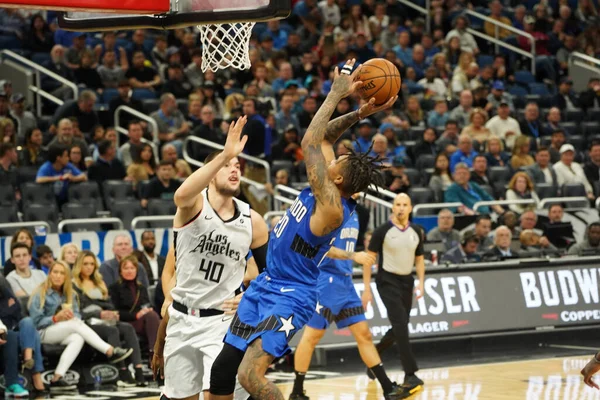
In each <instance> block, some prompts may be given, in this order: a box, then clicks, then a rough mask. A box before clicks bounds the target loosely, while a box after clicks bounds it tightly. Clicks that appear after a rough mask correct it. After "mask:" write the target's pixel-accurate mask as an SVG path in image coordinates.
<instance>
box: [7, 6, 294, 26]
mask: <svg viewBox="0 0 600 400" xmlns="http://www.w3.org/2000/svg"><path fill="white" fill-rule="evenodd" d="M0 1H2V0H0ZM11 1H23V0H11ZM25 1H30V0H25ZM37 1H44V0H37ZM46 1H48V0H46ZM50 1H55V2H63V1H72V0H50ZM79 1H80V0H79ZM87 1H94V0H87ZM95 1H97V0H95ZM161 1H162V2H167V4H164V3H163V4H160V5H156V6H154V8H152V7H148V8H152V9H153V10H156V9H157V8H158V7H162V8H165V7H168V8H167V10H166V11H159V12H150V13H148V11H149V10H147V11H137V12H136V13H135V14H123V13H121V11H118V10H123V3H124V2H133V3H135V2H137V3H142V4H143V5H144V7H146V6H147V3H149V4H152V3H153V2H157V3H160V2H161ZM109 3H114V4H115V5H117V3H119V7H120V8H117V7H115V11H112V12H111V11H105V10H104V11H102V12H90V10H89V9H88V10H85V11H83V10H77V11H66V12H60V13H59V14H58V25H59V27H60V28H62V29H67V30H74V31H112V30H119V29H144V28H146V29H176V28H183V27H187V26H193V25H203V24H222V23H235V22H261V21H268V20H272V19H281V18H285V17H287V16H288V15H289V14H290V12H291V0H170V2H169V0H144V1H139V0H104V2H103V4H104V7H106V8H108V7H107V4H109ZM63 10H64V9H63ZM148 14H150V15H148Z"/></svg>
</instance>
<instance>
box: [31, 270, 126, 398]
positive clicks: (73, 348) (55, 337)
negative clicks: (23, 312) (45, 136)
mask: <svg viewBox="0 0 600 400" xmlns="http://www.w3.org/2000/svg"><path fill="white" fill-rule="evenodd" d="M59 309H60V311H58V310H59ZM29 315H31V318H32V319H33V322H34V323H35V326H36V328H37V329H38V330H39V331H40V336H41V338H42V343H43V344H62V345H64V346H67V347H66V348H65V350H64V351H63V353H62V354H61V356H60V360H59V362H58V366H57V367H56V369H55V370H54V376H53V377H52V380H51V382H50V391H53V390H73V389H76V386H75V385H71V384H70V383H68V382H67V381H66V380H65V379H64V375H65V373H66V372H67V371H68V370H69V367H70V366H71V365H72V364H73V362H74V361H75V359H76V358H77V356H78V355H79V352H80V351H81V349H82V348H83V345H84V343H87V344H88V345H90V346H91V347H93V348H94V349H95V350H97V351H99V352H100V353H102V354H106V356H107V357H108V359H109V361H110V362H111V364H115V363H118V362H120V361H123V360H124V359H126V358H127V357H129V356H130V355H131V353H132V349H122V348H120V347H113V346H111V345H110V344H108V343H106V342H105V341H103V340H102V339H100V337H99V336H98V335H97V334H96V332H94V331H93V330H92V329H91V328H90V327H89V326H87V325H86V324H85V323H84V322H83V321H82V320H81V314H80V312H79V302H78V301H77V294H76V293H75V291H74V290H73V287H72V283H71V270H70V269H69V267H68V266H67V265H65V264H63V263H62V262H60V261H57V262H56V263H54V265H52V268H50V272H49V273H48V278H47V279H45V280H44V281H43V282H42V284H41V285H40V286H39V287H38V288H37V289H36V291H35V293H34V294H33V295H32V296H31V299H30V300H29Z"/></svg>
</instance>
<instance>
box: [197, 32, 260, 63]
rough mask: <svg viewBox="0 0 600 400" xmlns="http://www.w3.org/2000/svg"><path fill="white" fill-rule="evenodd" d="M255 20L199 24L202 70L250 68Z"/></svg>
mask: <svg viewBox="0 0 600 400" xmlns="http://www.w3.org/2000/svg"><path fill="white" fill-rule="evenodd" d="M253 27H254V22H235V23H231V24H207V25H198V29H199V30H200V40H201V43H202V72H206V70H208V69H210V70H212V71H213V72H216V71H217V70H219V69H225V68H229V67H233V68H236V69H248V68H250V57H249V56H248V45H249V44H250V35H251V34H252V28H253Z"/></svg>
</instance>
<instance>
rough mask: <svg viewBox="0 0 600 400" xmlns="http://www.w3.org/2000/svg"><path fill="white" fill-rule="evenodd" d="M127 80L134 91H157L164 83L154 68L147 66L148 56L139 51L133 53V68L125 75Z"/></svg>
mask: <svg viewBox="0 0 600 400" xmlns="http://www.w3.org/2000/svg"><path fill="white" fill-rule="evenodd" d="M125 78H126V79H128V80H129V84H130V85H131V87H132V88H134V89H147V90H152V91H154V90H157V89H158V88H159V87H160V85H161V84H162V81H161V79H160V76H159V75H158V73H157V72H156V70H155V69H154V68H151V67H147V66H146V55H145V54H144V52H143V51H141V50H138V51H136V52H134V53H133V57H132V62H131V68H129V69H128V70H127V72H126V73H125Z"/></svg>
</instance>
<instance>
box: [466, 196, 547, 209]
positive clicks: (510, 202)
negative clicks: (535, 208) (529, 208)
mask: <svg viewBox="0 0 600 400" xmlns="http://www.w3.org/2000/svg"><path fill="white" fill-rule="evenodd" d="M513 204H515V205H519V204H533V205H537V202H536V201H535V200H533V199H523V200H491V201H478V202H477V203H475V204H473V211H475V212H477V209H478V208H479V207H486V206H510V205H513Z"/></svg>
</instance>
